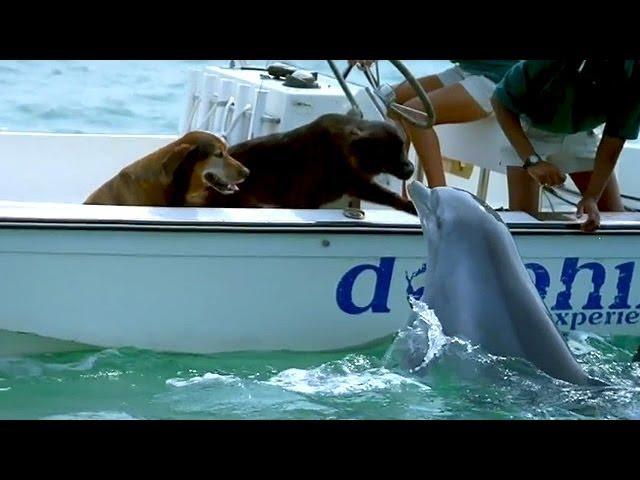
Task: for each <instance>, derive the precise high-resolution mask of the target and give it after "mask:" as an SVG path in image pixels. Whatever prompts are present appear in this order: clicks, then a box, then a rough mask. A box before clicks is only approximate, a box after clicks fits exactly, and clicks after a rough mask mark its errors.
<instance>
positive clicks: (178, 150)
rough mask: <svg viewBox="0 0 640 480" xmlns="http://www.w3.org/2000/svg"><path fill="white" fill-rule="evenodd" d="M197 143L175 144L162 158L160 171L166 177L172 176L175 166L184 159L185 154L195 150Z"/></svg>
mask: <svg viewBox="0 0 640 480" xmlns="http://www.w3.org/2000/svg"><path fill="white" fill-rule="evenodd" d="M196 148H198V147H197V145H188V144H186V143H181V144H180V145H178V146H176V147H175V148H174V149H173V150H171V151H170V152H169V154H168V155H167V156H166V157H165V158H164V160H162V173H163V174H164V175H165V176H166V178H173V175H174V174H175V172H176V170H177V168H178V167H179V166H180V165H181V164H182V162H184V161H185V159H186V158H187V156H188V155H189V154H190V153H192V152H194V151H195V150H196Z"/></svg>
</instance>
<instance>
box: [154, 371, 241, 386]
mask: <svg viewBox="0 0 640 480" xmlns="http://www.w3.org/2000/svg"><path fill="white" fill-rule="evenodd" d="M237 382H238V379H237V378H236V377H233V376H231V375H220V374H217V373H211V372H207V373H205V374H204V375H202V376H201V377H199V376H196V377H192V378H186V379H185V378H179V377H178V378H170V379H169V380H167V381H166V382H165V383H166V384H167V385H171V386H172V387H178V388H180V387H187V386H189V385H208V384H212V383H225V384H230V383H237Z"/></svg>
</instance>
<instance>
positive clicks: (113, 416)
mask: <svg viewBox="0 0 640 480" xmlns="http://www.w3.org/2000/svg"><path fill="white" fill-rule="evenodd" d="M42 420H139V419H138V418H136V417H132V416H131V415H129V414H128V413H125V412H112V411H104V412H76V413H64V414H60V415H50V416H48V417H44V418H43V419H42Z"/></svg>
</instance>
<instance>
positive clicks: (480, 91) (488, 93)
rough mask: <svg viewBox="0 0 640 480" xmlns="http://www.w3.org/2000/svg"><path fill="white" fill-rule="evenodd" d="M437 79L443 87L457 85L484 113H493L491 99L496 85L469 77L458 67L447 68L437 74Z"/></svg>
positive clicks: (479, 78)
mask: <svg viewBox="0 0 640 480" xmlns="http://www.w3.org/2000/svg"><path fill="white" fill-rule="evenodd" d="M437 77H438V78H439V79H440V81H441V82H442V84H443V85H444V86H445V87H446V86H448V85H453V84H455V83H459V84H460V85H462V86H463V87H464V89H465V90H466V91H467V92H468V93H469V95H471V98H473V99H474V100H475V101H476V103H477V104H478V105H480V106H481V107H482V109H483V110H484V111H485V112H487V113H493V107H492V106H491V97H492V96H493V92H494V90H495V89H496V84H495V83H493V82H492V81H491V80H489V79H488V78H487V77H483V76H482V75H471V74H470V73H467V72H465V71H464V70H463V69H461V68H460V67H452V68H449V69H447V70H445V71H443V72H440V73H438V74H437Z"/></svg>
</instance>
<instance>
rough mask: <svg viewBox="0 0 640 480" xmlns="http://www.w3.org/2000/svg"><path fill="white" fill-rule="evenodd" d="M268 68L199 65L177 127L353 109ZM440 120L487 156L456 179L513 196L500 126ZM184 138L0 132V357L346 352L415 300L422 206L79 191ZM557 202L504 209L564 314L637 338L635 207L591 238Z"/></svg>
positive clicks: (459, 153) (624, 179)
mask: <svg viewBox="0 0 640 480" xmlns="http://www.w3.org/2000/svg"><path fill="white" fill-rule="evenodd" d="M262 75H264V72H260V71H256V70H243V69H239V68H235V69H224V68H220V67H209V68H207V69H206V70H205V71H204V72H199V73H198V74H197V76H198V78H202V83H200V80H198V81H197V82H196V74H193V76H192V77H190V78H191V80H190V82H191V85H192V86H193V88H188V94H189V95H188V96H189V99H188V101H187V102H186V104H187V105H186V106H185V116H184V121H183V125H182V128H183V130H186V129H190V128H193V126H194V122H196V123H198V122H199V123H200V124H199V125H195V126H196V127H198V128H205V129H210V130H213V131H220V130H221V127H220V125H223V126H224V128H222V130H224V131H225V132H226V133H227V135H228V136H229V139H230V140H231V141H239V140H242V139H244V138H248V137H251V136H258V135H262V134H266V133H270V132H274V131H284V130H288V129H291V128H295V127H296V126H298V125H300V124H303V123H307V122H308V121H311V120H313V119H314V118H316V117H317V116H318V115H320V114H323V113H327V112H343V113H344V112H346V111H347V110H348V109H349V108H350V104H349V102H348V100H347V99H346V98H345V96H344V93H343V91H342V90H341V89H340V87H339V85H338V84H337V83H336V81H335V79H333V78H331V77H327V76H323V75H319V76H318V78H317V81H318V84H319V88H313V89H298V88H293V87H287V86H284V85H283V84H282V81H280V80H275V79H268V78H262V77H261V76H262ZM198 84H200V85H201V88H200V89H197V88H196V86H197V85H198ZM350 87H351V90H352V92H353V93H354V97H355V99H356V100H357V102H358V103H359V104H360V106H361V108H362V111H363V113H364V114H365V116H366V117H368V118H378V116H379V113H378V112H377V109H376V108H375V105H374V104H373V103H372V101H371V96H370V95H369V94H368V93H367V91H366V88H365V87H364V86H361V85H355V84H350ZM195 97H199V98H200V100H199V101H194V98H195ZM230 99H231V100H230ZM216 104H217V105H219V107H218V108H216V109H214V110H213V112H212V106H213V105H216ZM196 107H197V108H196ZM243 112H244V113H243ZM208 114H210V115H208ZM225 116H226V117H227V123H226V124H225V123H224V120H223V118H224V117H225ZM215 122H219V125H215ZM231 125H234V128H233V129H232V130H231V131H230V130H229V126H231ZM436 128H437V129H438V132H439V134H440V136H441V141H442V144H443V150H444V153H445V155H447V156H448V157H450V158H458V159H464V161H465V162H466V163H472V164H475V165H477V166H479V167H481V168H475V171H474V173H473V175H472V176H471V177H470V178H462V177H458V176H455V175H448V180H449V183H450V184H452V185H457V186H461V187H463V188H467V189H469V190H471V191H475V190H476V188H477V184H478V181H479V180H480V179H482V181H480V182H479V183H480V184H481V186H482V184H483V183H484V184H485V186H486V185H488V188H487V189H484V188H480V193H482V194H483V195H484V194H486V195H484V196H486V198H487V200H488V202H489V203H490V204H492V205H493V206H495V207H500V206H506V201H505V199H506V181H505V179H504V176H503V175H502V173H501V172H503V171H504V170H503V169H502V168H501V166H500V151H501V149H502V148H504V142H505V141H506V140H505V139H504V137H502V136H501V133H500V131H499V129H498V127H497V125H496V124H495V121H494V120H493V119H491V118H490V119H486V120H482V121H480V122H475V123H473V124H468V125H462V126H446V127H436ZM177 137H178V135H175V136H171V135H95V134H49V133H25V132H0V271H2V272H3V277H2V278H3V283H2V289H0V355H13V354H26V353H36V352H44V351H57V350H68V349H76V348H87V347H100V348H104V347H136V348H142V349H151V350H158V351H167V352H189V353H217V352H231V351H260V350H292V351H327V350H341V349H352V348H357V347H360V346H363V345H366V344H370V343H373V342H377V341H381V340H384V339H387V338H389V337H390V336H391V335H393V334H394V333H395V332H397V330H398V329H400V328H402V327H403V326H404V325H405V323H406V321H407V318H408V315H409V313H410V307H409V302H408V298H409V297H411V296H413V297H416V296H419V295H420V286H421V284H422V281H423V278H424V275H426V274H428V273H427V268H426V266H425V265H424V264H423V261H424V260H423V259H424V256H425V255H424V253H425V252H424V251H423V242H422V241H421V235H422V234H421V230H420V227H419V224H418V221H417V219H416V218H415V217H412V216H410V215H407V214H405V213H402V212H398V211H394V210H390V209H387V208H383V207H380V206H376V205H371V204H366V203H363V204H362V205H361V207H362V209H363V211H364V218H357V217H356V218H354V216H353V215H351V211H350V210H344V208H343V207H345V206H346V200H345V201H342V202H337V203H336V204H334V205H332V206H330V207H331V208H325V209H320V210H285V209H198V208H156V207H153V208H147V207H115V206H114V207H112V206H95V205H82V202H83V201H84V199H85V198H86V197H87V196H88V194H89V193H91V192H92V191H93V190H94V189H95V188H96V187H98V186H99V185H100V184H102V183H103V182H104V181H105V180H106V179H108V178H110V177H111V176H112V175H113V174H114V173H115V172H117V171H118V170H119V169H120V168H122V167H123V166H125V165H127V164H129V163H131V162H132V161H134V160H136V159H137V158H140V157H141V156H143V155H145V154H147V153H148V152H150V151H153V150H155V149H157V148H158V147H160V146H162V145H164V144H166V143H169V142H171V141H173V140H174V139H175V138H177ZM639 156H640V151H639V150H638V147H637V146H635V145H630V146H629V147H628V148H627V149H626V150H625V152H624V154H623V158H622V160H621V162H620V165H619V166H618V173H619V175H620V178H621V183H622V187H623V190H624V191H626V192H630V191H633V190H631V189H630V187H637V186H638V184H637V182H636V183H634V178H633V173H634V172H635V171H636V168H637V167H636V165H637V164H638V160H640V158H638V157H639ZM482 169H484V170H483V171H482V172H481V170H482ZM488 171H491V172H492V173H491V177H490V179H489V180H488V182H487V172H488ZM636 178H637V176H636ZM380 181H381V182H383V183H387V184H388V185H390V187H391V188H398V189H399V188H400V185H399V182H397V181H394V180H393V179H389V178H385V177H381V178H380ZM483 190H486V191H483ZM637 190H638V189H637V188H636V191H637ZM551 204H552V206H553V207H554V209H564V212H558V211H556V212H555V213H554V212H548V213H546V214H544V215H541V216H539V217H538V218H534V217H532V216H530V215H528V214H525V213H522V212H499V214H500V215H501V216H502V218H503V219H504V220H505V222H506V223H507V224H508V225H509V227H510V229H511V231H512V232H513V235H514V237H515V239H516V243H517V245H518V248H519V250H520V252H521V254H522V256H523V259H524V260H525V263H526V264H527V268H528V269H529V271H530V272H531V276H532V280H533V281H534V282H535V284H536V286H537V288H538V290H539V292H540V294H541V295H542V297H543V298H544V300H545V302H546V303H547V305H548V306H549V308H550V310H551V313H552V315H553V318H554V320H555V321H556V324H557V325H558V327H559V328H560V329H561V330H562V331H590V332H595V333H597V334H600V335H603V336H617V335H622V336H640V280H639V279H638V277H639V276H640V272H635V268H636V263H637V262H638V261H639V260H640V256H639V254H638V252H640V236H639V235H638V234H640V213H636V212H627V213H617V214H603V225H602V228H601V229H600V230H599V231H598V232H597V234H590V235H586V234H582V233H581V232H580V231H579V229H578V224H577V221H576V220H575V218H574V217H573V214H572V213H571V210H570V208H567V206H566V205H562V204H561V203H558V200H557V199H556V198H553V199H552V200H551ZM461 254H465V255H470V257H471V256H472V255H473V252H461ZM469 261H473V259H472V258H470V260H469ZM478 288H479V289H481V288H482V285H478ZM460 301H464V298H461V299H460Z"/></svg>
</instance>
